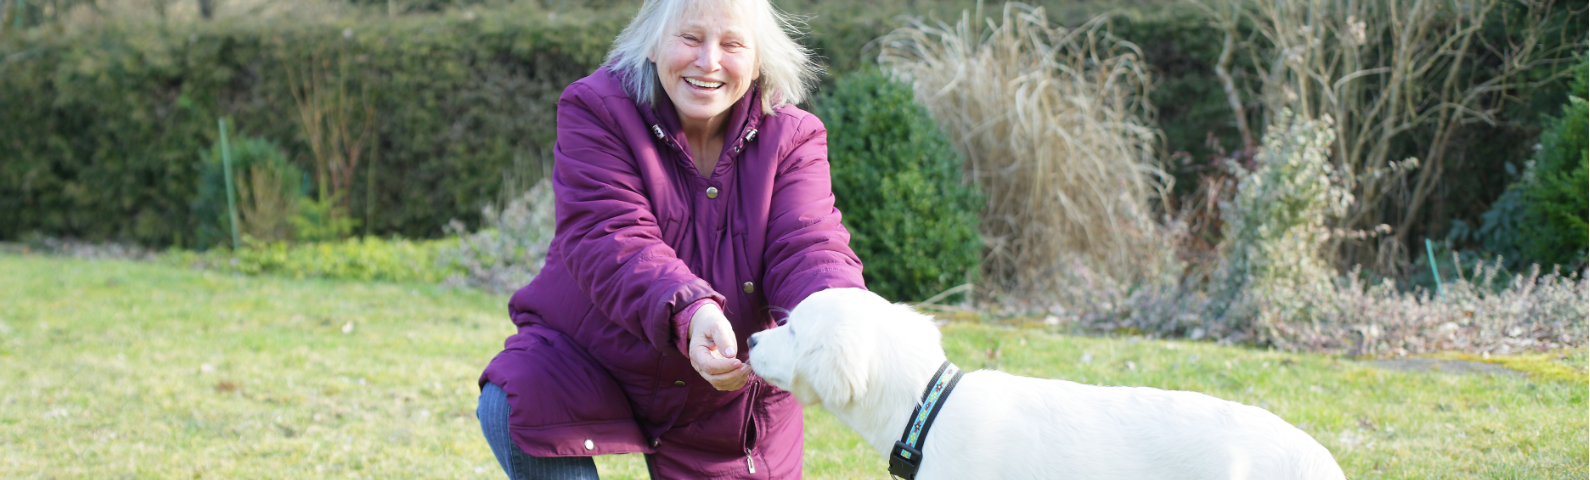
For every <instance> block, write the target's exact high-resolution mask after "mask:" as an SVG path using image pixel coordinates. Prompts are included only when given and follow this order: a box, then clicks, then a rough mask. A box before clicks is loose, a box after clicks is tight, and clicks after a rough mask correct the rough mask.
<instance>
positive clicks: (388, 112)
mask: <svg viewBox="0 0 1590 480" xmlns="http://www.w3.org/2000/svg"><path fill="white" fill-rule="evenodd" d="M509 13H511V12H509ZM620 22H621V20H620V19H617V18H614V17H602V16H584V17H579V16H564V17H558V18H551V19H549V18H548V17H547V16H546V15H512V14H502V15H492V16H484V15H481V16H476V15H452V14H450V15H428V16H407V17H397V18H394V19H381V18H374V19H369V20H350V21H339V22H331V23H312V22H311V23H287V22H282V21H276V22H267V21H262V22H257V23H249V22H214V23H201V24H194V25H185V26H180V27H177V26H170V27H158V26H141V27H128V26H108V27H106V28H103V29H100V30H98V31H94V32H90V33H81V34H75V35H62V34H51V33H49V32H46V31H37V30H36V31H30V32H29V33H28V34H27V35H25V36H17V35H13V36H7V37H0V152H4V153H0V157H3V158H0V239H6V238H18V237H19V236H20V235H22V234H23V233H26V232H31V231H40V232H43V233H46V234H51V235H65V236H75V237H79V238H86V239H115V240H130V241H135V242H138V243H143V244H147V245H179V246H193V245H195V244H196V240H195V238H194V236H195V235H194V232H195V231H196V228H197V226H198V223H197V222H196V221H195V215H194V214H193V212H192V209H191V208H190V201H192V200H194V199H195V197H196V195H197V194H198V191H197V190H198V187H197V184H198V179H199V174H200V171H201V170H202V165H201V160H200V159H201V155H200V152H201V151H204V150H208V149H209V148H210V146H211V145H212V144H214V143H215V141H216V139H217V129H216V120H217V118H219V117H221V116H226V117H230V118H232V119H233V124H234V125H235V126H236V127H235V128H236V130H237V131H238V132H240V134H244V135H251V136H255V137H261V138H265V139H268V140H270V141H273V142H276V143H278V144H280V145H282V147H283V148H284V150H285V151H287V152H288V154H289V155H290V156H291V157H293V160H294V161H295V162H297V163H298V164H299V165H300V166H302V167H304V168H305V170H307V171H314V169H313V168H312V165H313V160H312V157H311V156H310V155H309V147H308V145H307V144H306V143H305V141H304V139H303V135H302V133H301V128H300V127H299V125H298V123H296V120H295V119H296V118H297V115H298V111H297V109H296V108H297V107H296V104H295V101H294V98H293V95H292V93H291V90H290V88H289V78H288V75H287V73H288V68H289V67H290V66H292V67H298V68H300V70H298V71H299V72H300V73H301V72H302V70H301V69H302V67H303V66H305V65H308V64H309V62H311V61H317V62H319V63H320V64H321V65H322V66H324V67H329V68H328V69H327V71H330V72H333V73H334V74H336V73H337V72H346V78H348V79H349V82H348V87H347V88H349V91H351V92H353V95H354V96H355V97H362V96H363V95H365V94H368V97H367V98H369V101H370V102H372V103H373V104H374V106H375V111H376V112H377V113H376V115H375V120H374V123H375V124H374V132H375V140H374V141H373V142H371V145H370V147H369V148H372V149H373V152H370V153H369V154H367V155H366V158H365V160H364V161H363V162H362V165H361V166H360V167H359V171H358V173H356V178H355V182H354V184H353V187H352V192H351V195H349V200H350V202H351V205H350V207H349V213H350V214H351V215H353V216H355V217H357V218H359V219H360V220H361V222H362V224H363V225H364V228H365V230H364V231H363V232H362V233H373V234H381V235H387V234H398V235H402V236H408V237H419V238H423V237H437V236H440V235H441V234H442V231H441V226H442V225H444V224H445V223H446V222H447V221H448V220H449V219H451V218H461V219H464V220H466V221H473V220H475V218H476V217H478V215H479V213H478V209H479V206H480V205H481V204H482V203H483V202H484V201H486V200H490V199H493V198H495V197H496V195H497V190H498V189H499V188H501V186H502V185H503V183H504V174H505V172H506V173H515V172H516V171H517V173H518V174H519V175H520V176H521V177H522V178H521V181H523V182H533V181H534V180H535V177H536V176H539V175H540V172H542V171H543V169H542V166H541V164H540V162H541V159H542V158H545V157H548V156H547V155H545V152H547V151H548V149H549V148H550V146H551V143H552V140H553V138H554V131H555V127H554V124H553V114H554V109H555V105H556V101H557V97H558V95H559V94H560V93H561V92H562V89H563V87H564V86H565V85H567V84H568V83H569V82H572V81H573V80H575V79H578V78H580V77H582V76H584V75H587V74H589V73H590V72H591V70H593V69H594V66H595V65H597V64H598V63H599V62H600V61H601V59H602V58H603V56H604V55H605V53H606V50H607V47H608V44H609V42H610V41H611V39H612V38H613V36H614V35H615V34H616V33H617V31H618V29H619V28H621V26H622V24H621V23H620ZM355 118H357V117H355ZM524 184H525V185H528V184H529V183H524Z"/></svg>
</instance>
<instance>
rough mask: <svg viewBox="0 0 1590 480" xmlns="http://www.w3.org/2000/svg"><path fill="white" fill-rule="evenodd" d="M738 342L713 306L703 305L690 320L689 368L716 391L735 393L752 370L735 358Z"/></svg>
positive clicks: (732, 328)
mask: <svg viewBox="0 0 1590 480" xmlns="http://www.w3.org/2000/svg"><path fill="white" fill-rule="evenodd" d="M736 342H738V339H737V338H736V337H735V336H734V327H733V326H732V325H730V324H729V319H728V318H726V317H724V316H723V312H722V311H721V310H719V309H718V308H717V306H716V305H710V304H709V305H706V306H703V307H701V309H700V310H697V311H696V314H695V316H694V317H692V318H691V319H690V366H691V367H693V368H695V369H696V372H697V373H700V374H701V378H704V379H706V380H707V382H708V383H711V384H712V387H713V388H716V389H718V390H738V389H740V388H741V387H744V386H745V382H746V379H748V378H750V376H751V367H750V365H746V364H745V362H741V361H740V360H739V359H737V358H734V354H735V346H736V344H737V343H736Z"/></svg>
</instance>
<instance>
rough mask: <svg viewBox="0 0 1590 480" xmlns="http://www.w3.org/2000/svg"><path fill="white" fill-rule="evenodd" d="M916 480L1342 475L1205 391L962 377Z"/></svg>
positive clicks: (1285, 432) (1264, 421)
mask: <svg viewBox="0 0 1590 480" xmlns="http://www.w3.org/2000/svg"><path fill="white" fill-rule="evenodd" d="M924 454H925V455H924V457H925V459H924V461H923V463H924V464H923V467H922V475H921V476H920V477H919V478H922V479H923V480H934V479H941V478H942V479H949V478H955V479H964V478H1062V479H1072V478H1076V479H1083V478H1086V479H1104V478H1135V479H1152V478H1178V479H1183V478H1184V479H1309V480H1315V479H1318V480H1325V479H1332V480H1335V479H1341V478H1344V477H1343V474H1342V472H1341V468H1340V467H1338V466H1337V465H1336V462H1335V460H1333V459H1332V458H1331V454H1330V452H1329V451H1327V450H1326V449H1325V447H1323V446H1321V445H1320V444H1319V443H1318V442H1316V441H1314V439H1313V438H1312V437H1309V435H1308V434H1306V433H1304V432H1303V431H1302V430H1298V429H1297V428H1296V427H1293V426H1292V425H1290V424H1288V423H1286V422H1285V421H1284V420H1282V419H1281V418H1280V417H1277V416H1275V415H1274V414H1271V413H1270V412H1268V411H1265V410H1264V409H1260V408H1256V407H1251V406H1247V405H1242V404H1239V403H1236V402H1230V401H1226V400H1221V399H1218V398H1215V397H1211V396H1208V395H1204V394H1200V393H1194V392H1182V391H1168V390H1160V389H1155V388H1146V387H1099V386H1091V385H1083V384H1079V383H1075V382H1069V381H1064V380H1044V379H1035V378H1026V377H1018V376H1014V375H1010V374H1006V373H1003V372H997V371H977V372H972V373H968V374H966V376H965V377H964V378H962V380H961V383H960V385H959V386H958V387H956V390H955V393H954V395H952V396H951V397H950V399H949V400H948V401H946V403H945V405H944V411H943V412H941V413H940V415H939V416H938V421H937V423H936V424H935V425H934V427H933V430H932V434H931V437H930V438H929V439H928V441H927V445H926V451H925V452H924Z"/></svg>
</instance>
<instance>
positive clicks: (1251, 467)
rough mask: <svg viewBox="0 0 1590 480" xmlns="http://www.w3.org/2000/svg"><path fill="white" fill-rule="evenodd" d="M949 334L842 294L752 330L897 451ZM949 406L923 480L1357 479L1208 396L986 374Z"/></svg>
mask: <svg viewBox="0 0 1590 480" xmlns="http://www.w3.org/2000/svg"><path fill="white" fill-rule="evenodd" d="M939 338H940V337H939V331H938V328H937V327H935V326H934V325H933V320H932V318H931V317H928V316H926V315H922V314H920V313H917V312H916V311H914V310H912V309H911V307H909V306H906V305H896V304H891V303H889V302H888V301H887V300H884V299H883V298H881V297H879V296H877V295H875V294H873V293H871V292H868V291H865V290H860V289H830V290H825V291H822V292H818V293H815V294H812V295H811V296H810V297H808V298H807V299H806V300H805V301H803V302H801V304H800V305H799V306H797V307H796V308H795V309H794V310H792V311H791V312H790V315H789V321H788V322H787V323H786V324H785V325H783V326H781V327H778V328H774V329H771V330H767V331H764V332H761V333H757V334H756V335H752V336H751V339H750V344H751V352H750V359H751V360H750V361H751V368H752V369H753V370H754V371H755V372H756V373H757V375H760V376H762V378H765V379H767V381H769V382H771V383H773V384H774V385H777V386H778V387H779V388H783V389H785V390H788V391H790V392H792V393H794V394H795V396H796V398H799V399H800V400H801V402H802V403H805V404H806V405H814V404H819V403H820V404H822V406H823V408H826V409H827V410H828V411H829V412H832V413H833V414H834V416H836V417H838V418H839V419H840V421H843V422H844V423H845V424H846V425H848V426H850V428H851V429H853V430H855V431H856V433H859V434H861V437H862V438H863V439H865V440H866V441H867V443H869V444H871V445H872V446H873V448H875V449H877V450H878V451H879V452H881V453H883V455H884V456H885V457H888V456H889V455H890V454H891V452H892V451H893V450H894V449H895V442H896V441H897V440H900V439H901V436H902V431H903V430H904V429H905V428H906V425H907V423H908V421H910V419H911V417H912V414H913V410H915V409H916V408H917V406H918V405H920V404H921V403H922V398H923V390H924V389H925V388H927V386H928V382H929V381H931V378H932V377H934V375H935V372H936V371H937V370H938V369H939V368H940V366H941V365H943V364H944V362H945V357H944V349H943V347H942V346H941V345H940V343H939ZM942 403H943V407H942V410H941V411H940V412H939V414H938V415H937V417H936V419H935V420H933V421H932V424H931V426H930V428H929V430H928V432H927V434H926V435H925V443H923V444H921V445H922V449H921V451H922V455H921V456H919V457H918V461H919V462H921V463H920V467H919V468H920V469H919V470H918V471H917V475H916V478H918V479H920V480H937V479H974V478H996V479H1005V478H1044V479H1083V478H1086V479H1107V478H1109V479H1116V478H1119V479H1170V478H1177V479H1183V478H1185V479H1254V480H1261V479H1262V480H1272V479H1273V480H1279V479H1341V478H1344V477H1343V475H1342V470H1341V467H1339V466H1337V464H1336V461H1335V460H1334V459H1333V458H1331V454H1330V452H1329V451H1327V450H1326V449H1325V447H1323V446H1321V445H1320V444H1319V443H1318V442H1315V441H1314V439H1313V438H1311V437H1309V435H1308V434H1307V433H1304V432H1303V431H1302V430H1298V429H1297V428H1296V427H1293V426H1292V425H1290V424H1288V423H1286V421H1284V420H1281V418H1280V417H1277V416H1275V415H1274V414H1272V413H1270V412H1268V411H1266V410H1264V409H1260V408H1257V407H1250V406H1247V405H1242V404H1239V403H1236V402H1230V401H1226V400H1221V399H1218V398H1214V397H1211V396H1208V395H1204V394H1200V393H1193V392H1179V391H1166V390H1160V389H1156V388H1147V387H1099V386H1092V385H1082V384H1079V383H1075V382H1069V381H1065V380H1045V379H1036V378H1027V377H1018V376H1014V375H1010V374H1006V373H1003V372H997V371H987V370H981V371H976V372H970V373H967V374H966V375H965V376H964V377H962V378H961V380H960V382H959V384H958V385H957V386H955V387H954V390H953V391H952V392H951V393H950V394H949V395H948V396H946V397H945V398H944V401H943V402H942Z"/></svg>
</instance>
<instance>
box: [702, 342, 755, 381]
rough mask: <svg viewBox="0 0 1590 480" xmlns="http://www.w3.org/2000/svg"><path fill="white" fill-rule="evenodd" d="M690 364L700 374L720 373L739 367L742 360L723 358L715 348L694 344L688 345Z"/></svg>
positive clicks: (742, 363)
mask: <svg viewBox="0 0 1590 480" xmlns="http://www.w3.org/2000/svg"><path fill="white" fill-rule="evenodd" d="M690 364H691V365H692V366H694V367H695V369H696V371H698V372H701V373H702V374H721V373H727V372H730V371H733V370H734V369H736V368H739V367H740V366H741V365H744V362H741V361H740V360H739V359H737V358H724V357H723V356H722V355H719V354H718V351H717V350H712V349H709V348H707V347H706V346H705V345H694V346H691V347H690Z"/></svg>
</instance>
